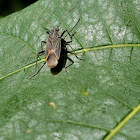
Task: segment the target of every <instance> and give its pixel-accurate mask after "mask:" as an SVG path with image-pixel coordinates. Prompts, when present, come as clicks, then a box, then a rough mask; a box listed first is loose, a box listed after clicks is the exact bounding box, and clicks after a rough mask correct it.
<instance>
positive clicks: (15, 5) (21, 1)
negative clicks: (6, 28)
mask: <svg viewBox="0 0 140 140" xmlns="http://www.w3.org/2000/svg"><path fill="white" fill-rule="evenodd" d="M36 1H37V0H0V19H1V18H2V17H5V16H7V15H9V14H11V13H14V12H16V11H19V10H21V9H23V8H25V7H27V6H28V5H30V4H32V3H34V2H36Z"/></svg>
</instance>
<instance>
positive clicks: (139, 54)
mask: <svg viewBox="0 0 140 140" xmlns="http://www.w3.org/2000/svg"><path fill="white" fill-rule="evenodd" d="M71 9H73V10H71ZM69 10H71V11H70V12H68V11H69ZM139 13H140V2H139V1H138V0H137V1H136V0H134V1H131V0H117V1H111V0H110V1H107V0H98V1H96V0H91V1H85V0H81V1H80V0H79V1H63V0H59V1H57V0H55V1H49V0H40V1H38V2H36V3H35V4H33V5H31V6H29V7H27V8H25V9H24V10H22V11H20V12H18V13H14V14H12V15H10V16H8V17H6V18H3V19H1V20H0V77H1V78H0V139H3V140H5V139H36V140H39V139H40V140H44V139H53V140H58V139H67V140H71V139H74V140H77V139H83V140H85V139H89V140H93V139H96V140H99V139H110V138H111V137H112V136H113V137H112V138H113V139H114V140H118V139H121V140H126V139H135V140H138V139H139V138H140V113H139V110H140V104H139V103H140V48H139V47H140V28H139V27H140V20H139V19H140V14H139ZM40 18H44V19H46V20H43V19H40ZM79 18H80V23H79V24H78V25H77V26H76V27H75V29H74V31H76V34H75V36H74V38H73V43H72V47H73V48H74V50H75V51H76V53H77V54H78V56H79V57H82V58H83V59H84V61H80V60H77V59H76V58H75V57H74V56H73V55H70V56H69V57H71V58H72V59H73V60H74V61H75V63H74V65H73V66H71V67H69V68H68V74H67V73H66V72H65V71H64V70H63V71H62V72H61V73H59V74H58V75H56V76H53V75H51V73H50V70H49V68H46V67H44V68H43V69H42V71H41V72H40V73H39V74H38V75H37V76H36V77H35V78H33V79H29V78H28V77H29V75H31V74H32V73H33V72H34V70H35V63H34V61H35V59H36V53H37V52H39V51H40V49H41V47H40V42H41V40H46V38H47V34H46V33H45V30H44V29H43V27H46V28H48V29H51V28H53V27H56V26H58V25H59V28H60V33H62V32H63V31H64V30H66V29H67V30H70V29H71V28H72V27H73V26H74V25H75V23H76V22H77V21H78V19H79ZM66 40H67V41H68V40H69V38H66ZM69 50H70V48H69ZM68 63H69V62H68ZM42 64H43V63H39V65H38V67H39V66H41V65H42Z"/></svg>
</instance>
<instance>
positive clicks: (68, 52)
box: [67, 44, 83, 60]
mask: <svg viewBox="0 0 140 140" xmlns="http://www.w3.org/2000/svg"><path fill="white" fill-rule="evenodd" d="M68 45H69V46H70V47H71V45H70V44H68ZM71 49H72V50H73V48H72V47H71ZM73 51H74V50H73ZM67 53H71V54H74V55H75V57H76V58H77V59H79V60H83V59H81V58H79V57H78V56H77V55H76V54H75V52H70V51H67Z"/></svg>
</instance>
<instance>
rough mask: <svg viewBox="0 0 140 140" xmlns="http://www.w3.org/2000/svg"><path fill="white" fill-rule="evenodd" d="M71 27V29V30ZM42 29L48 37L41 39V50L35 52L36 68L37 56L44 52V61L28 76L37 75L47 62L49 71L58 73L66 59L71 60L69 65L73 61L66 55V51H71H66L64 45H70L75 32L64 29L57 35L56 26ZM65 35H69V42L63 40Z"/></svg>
mask: <svg viewBox="0 0 140 140" xmlns="http://www.w3.org/2000/svg"><path fill="white" fill-rule="evenodd" d="M79 21H80V19H79V20H78V21H77V23H76V24H75V26H76V25H77V24H78V22H79ZM75 26H74V27H75ZM74 27H73V28H74ZM73 28H72V29H71V30H73ZM44 29H45V30H46V33H47V34H48V39H47V41H41V48H42V51H40V52H39V53H38V54H37V59H36V68H37V61H38V57H39V56H41V55H43V54H45V59H46V61H45V62H44V64H43V65H42V66H41V68H40V69H39V70H38V71H37V72H35V74H33V75H31V77H30V78H32V77H34V76H35V75H37V74H38V73H39V72H40V70H41V69H42V68H43V67H44V65H45V64H47V66H48V67H49V68H51V73H52V74H56V73H59V72H60V71H61V70H62V68H64V67H65V65H66V61H67V59H68V60H70V61H71V62H72V63H71V64H70V65H72V64H73V63H74V61H73V60H72V59H70V58H69V57H68V56H67V53H71V52H69V51H67V47H66V46H67V45H69V46H70V44H69V43H71V42H72V37H73V36H74V34H75V33H76V32H74V33H73V34H72V35H71V34H70V33H69V32H68V31H67V30H65V31H63V32H62V34H61V35H59V28H58V27H57V28H53V29H52V30H51V31H49V30H48V29H46V28H44ZM65 33H67V34H66V35H65V36H64V34H65ZM67 35H69V37H70V39H71V40H70V41H69V42H66V41H65V37H66V36H67ZM63 36H64V37H63ZM43 43H45V44H46V48H45V50H43V47H42V45H43ZM70 47H71V46H70ZM73 54H74V55H75V56H76V54H75V53H73ZM76 57H77V56H76ZM77 58H78V57H77ZM78 59H79V58H78ZM70 65H69V66H70ZM69 66H67V67H69ZM67 67H65V70H66V68H67ZM35 71H36V70H35Z"/></svg>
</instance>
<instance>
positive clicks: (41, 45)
mask: <svg viewBox="0 0 140 140" xmlns="http://www.w3.org/2000/svg"><path fill="white" fill-rule="evenodd" d="M43 43H44V44H46V41H41V49H42V51H43V47H42V44H43Z"/></svg>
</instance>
